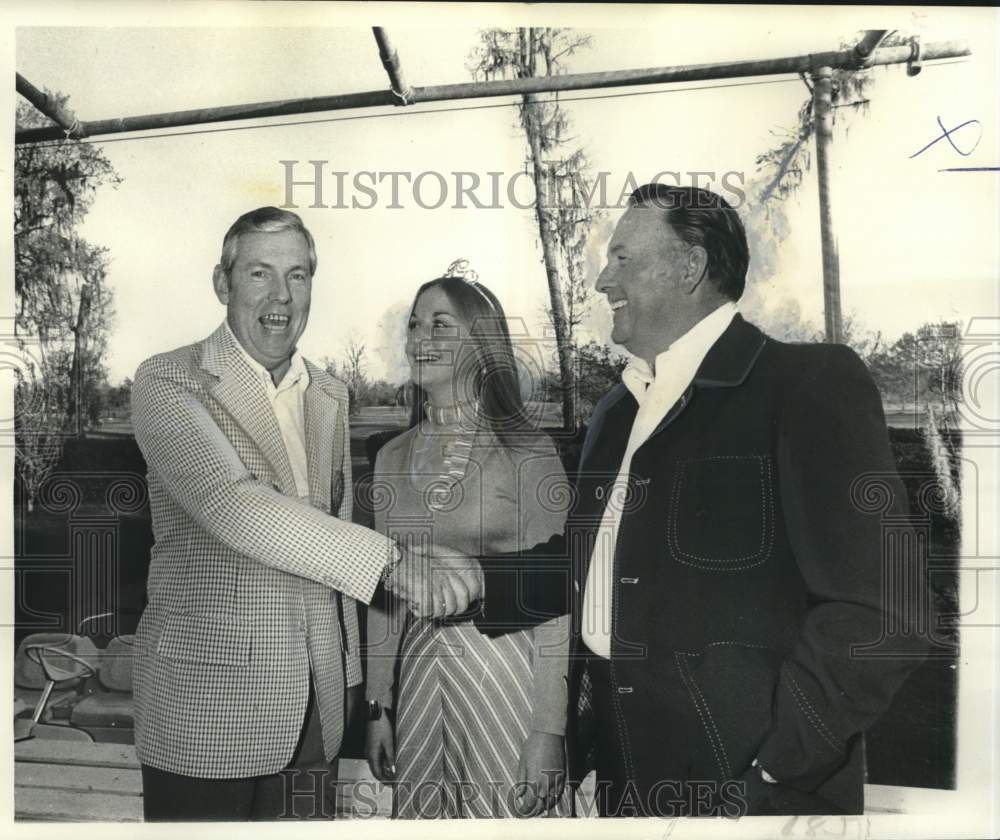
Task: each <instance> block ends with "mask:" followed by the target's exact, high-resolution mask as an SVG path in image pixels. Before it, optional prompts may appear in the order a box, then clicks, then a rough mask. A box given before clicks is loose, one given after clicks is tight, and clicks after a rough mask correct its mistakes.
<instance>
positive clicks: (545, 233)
mask: <svg viewBox="0 0 1000 840" xmlns="http://www.w3.org/2000/svg"><path fill="white" fill-rule="evenodd" d="M534 100H535V97H534V96H533V95H532V94H525V96H524V109H525V117H526V118H525V120H524V128H525V132H526V134H527V135H528V146H529V147H530V149H531V165H532V170H533V173H534V180H535V215H536V216H537V218H538V232H539V236H540V238H541V240H542V258H543V259H544V261H545V275H546V278H547V279H548V284H549V300H550V302H551V304H552V323H553V325H554V326H555V330H556V347H557V350H558V353H559V380H560V382H561V383H562V411H563V428H564V429H565V430H566V431H568V432H571V431H573V430H574V429H575V428H576V387H575V385H576V382H575V377H574V376H573V361H572V358H571V353H570V336H569V327H568V322H567V320H566V307H565V306H564V304H563V299H562V292H561V290H560V288H559V264H558V261H557V260H558V257H557V254H556V251H557V243H556V231H555V230H554V229H553V227H552V220H551V219H550V218H549V215H548V213H547V212H546V210H545V208H547V207H548V206H549V201H548V197H549V196H548V186H549V185H548V179H547V178H546V176H545V167H544V165H543V163H542V140H541V131H542V128H541V126H540V125H539V116H540V115H539V106H538V105H537V104H536V103H535V101H534Z"/></svg>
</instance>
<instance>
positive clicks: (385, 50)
mask: <svg viewBox="0 0 1000 840" xmlns="http://www.w3.org/2000/svg"><path fill="white" fill-rule="evenodd" d="M372 32H374V33H375V41H376V43H377V44H378V56H379V58H381V59H382V66H383V67H384V68H385V72H386V73H388V74H389V88H390V90H391V91H392V92H393V93H394V94H395V95H396V97H397V98H398V99H399V104H400V105H407V104H409V100H410V94H411V93H412V89H411V88H410V86H409V85H408V84H406V79H404V78H403V68H402V67H400V66H399V55H398V54H397V53H396V50H395V49H394V48H393V46H392V43H391V42H390V41H389V36H388V35H387V34H386V31H385V28H384V27H381V26H373V27H372Z"/></svg>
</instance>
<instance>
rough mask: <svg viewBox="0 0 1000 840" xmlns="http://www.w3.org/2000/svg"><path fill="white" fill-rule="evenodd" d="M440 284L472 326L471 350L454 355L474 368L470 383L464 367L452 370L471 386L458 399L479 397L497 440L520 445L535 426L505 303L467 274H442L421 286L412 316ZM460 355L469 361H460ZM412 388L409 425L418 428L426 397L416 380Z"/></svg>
mask: <svg viewBox="0 0 1000 840" xmlns="http://www.w3.org/2000/svg"><path fill="white" fill-rule="evenodd" d="M435 287H436V288H439V289H441V291H442V292H444V294H445V295H446V296H447V298H448V300H449V302H450V303H451V305H452V306H453V307H454V308H455V314H456V315H458V317H459V318H460V319H461V320H462V321H463V322H464V324H465V325H466V327H467V328H468V330H469V341H470V342H471V343H472V350H473V352H472V353H471V354H458V353H456V354H455V360H456V364H463V365H467V366H469V367H472V369H471V370H469V371H468V374H469V378H468V379H467V380H465V381H462V374H463V373H465V371H463V370H461V369H457V370H455V372H454V374H453V375H454V376H455V378H456V379H457V380H459V382H458V387H459V388H461V389H463V390H465V389H468V391H467V392H466V393H460V394H456V395H455V396H456V402H462V401H469V400H471V399H475V400H478V402H479V411H480V416H481V417H482V418H483V419H484V420H485V421H486V423H487V424H488V425H489V427H490V428H491V430H492V431H493V433H494V434H495V435H496V436H497V438H499V440H500V441H501V442H502V443H504V445H507V446H514V445H516V444H517V443H518V442H519V441H523V439H524V435H525V433H529V432H530V431H531V424H530V423H529V421H528V418H527V416H526V415H525V410H524V402H523V401H522V399H521V383H520V378H519V377H518V372H517V362H516V361H515V358H514V348H513V345H512V344H511V340H510V331H509V330H508V328H507V316H506V315H505V314H504V311H503V307H502V306H501V305H500V301H499V300H497V297H496V295H494V294H493V292H491V291H490V290H489V289H487V288H486V286H484V285H483V284H482V283H478V282H476V283H472V282H469V281H468V280H465V279H464V278H462V277H437V278H435V279H434V280H430V281H428V282H427V283H424V284H423V285H422V286H421V287H420V288H419V289H417V293H416V295H414V297H413V306H411V307H410V317H412V316H413V311H414V309H415V308H416V306H417V300H419V298H420V296H421V295H422V294H423V293H424V292H426V291H427V290H428V289H431V288H435ZM460 358H463V359H465V360H468V361H463V362H459V359H460ZM473 366H474V367H473ZM466 382H467V383H468V385H466ZM470 386H471V387H470ZM411 388H412V391H411V394H412V397H413V401H412V404H411V406H410V426H411V427H413V426H416V425H417V424H418V423H419V422H420V420H421V418H422V417H423V411H424V402H425V401H426V400H427V395H426V393H425V392H424V389H423V388H421V387H420V385H419V384H418V383H416V382H413V383H412V384H411Z"/></svg>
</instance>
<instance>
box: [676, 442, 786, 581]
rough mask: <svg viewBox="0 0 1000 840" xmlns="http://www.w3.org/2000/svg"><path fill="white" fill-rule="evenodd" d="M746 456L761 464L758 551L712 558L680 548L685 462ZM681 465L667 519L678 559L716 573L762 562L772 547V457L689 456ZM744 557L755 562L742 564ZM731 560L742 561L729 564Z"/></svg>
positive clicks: (733, 459)
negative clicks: (680, 517) (749, 553)
mask: <svg viewBox="0 0 1000 840" xmlns="http://www.w3.org/2000/svg"><path fill="white" fill-rule="evenodd" d="M747 458H756V459H757V461H758V462H759V463H760V465H761V470H760V484H761V501H762V503H763V504H762V505H761V538H760V548H759V549H758V550H757V553H756V554H751V555H746V556H744V557H733V558H722V559H719V558H715V557H701V556H699V555H696V554H690V553H688V552H686V551H683V550H682V549H681V547H680V543H679V541H678V538H677V530H678V528H677V518H678V513H679V509H680V496H681V490H682V489H683V486H684V476H685V475H686V474H687V465H688V464H692V463H695V462H698V461H726V460H730V461H735V460H746V459H747ZM680 465H681V469H680V470H679V472H678V473H677V477H676V478H675V479H674V490H673V494H672V498H671V500H670V515H669V516H668V518H667V543H668V545H669V546H670V549H671V551H672V552H673V554H674V558H675V559H676V560H677V562H679V563H683V564H684V565H686V566H693V567H694V568H697V569H703V570H707V571H719V572H737V571H741V570H743V569H752V568H754V567H755V566H760V565H761V564H762V563H764V562H765V561H766V560H767V558H768V557H770V556H771V550H772V548H773V547H774V493H773V490H772V487H771V459H770V458H768V457H767V456H766V455H712V456H709V457H707V458H690V459H688V460H686V461H681V462H680ZM684 557H687V558H690V559H689V560H685V559H683V558H684ZM743 560H753V561H754V562H751V563H745V564H743V563H741V561H743ZM692 561H694V562H692ZM733 563H741V564H740V565H732V564H733ZM705 564H711V567H710V568H706V565H705Z"/></svg>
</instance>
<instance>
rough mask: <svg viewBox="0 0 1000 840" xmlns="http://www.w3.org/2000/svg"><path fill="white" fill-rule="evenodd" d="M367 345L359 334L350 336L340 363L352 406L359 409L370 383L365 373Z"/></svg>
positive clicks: (341, 373) (345, 343) (353, 408)
mask: <svg viewBox="0 0 1000 840" xmlns="http://www.w3.org/2000/svg"><path fill="white" fill-rule="evenodd" d="M366 348H367V345H366V344H365V342H364V341H362V340H361V339H359V338H358V337H357V336H354V335H352V336H350V337H349V338H348V339H347V341H345V342H344V356H343V360H342V361H341V363H340V375H341V377H342V378H343V380H344V383H345V384H346V385H347V391H348V393H349V394H350V397H351V408H352V410H355V411H356V410H357V408H358V404H359V402H360V401H361V400H362V399H364V396H365V390H366V387H367V385H368V377H367V375H366V374H365V350H366Z"/></svg>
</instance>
